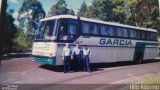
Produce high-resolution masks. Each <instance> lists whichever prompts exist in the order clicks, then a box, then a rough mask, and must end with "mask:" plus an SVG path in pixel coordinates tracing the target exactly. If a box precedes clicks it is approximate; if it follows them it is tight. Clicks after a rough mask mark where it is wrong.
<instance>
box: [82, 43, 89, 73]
mask: <svg viewBox="0 0 160 90" xmlns="http://www.w3.org/2000/svg"><path fill="white" fill-rule="evenodd" d="M90 57H91V50H90V49H89V48H88V47H87V46H84V48H83V66H84V70H85V71H88V72H91V68H90Z"/></svg>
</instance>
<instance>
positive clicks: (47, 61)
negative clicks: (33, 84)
mask: <svg viewBox="0 0 160 90" xmlns="http://www.w3.org/2000/svg"><path fill="white" fill-rule="evenodd" d="M33 59H34V61H35V62H36V63H38V64H42V65H55V64H56V57H46V56H33Z"/></svg>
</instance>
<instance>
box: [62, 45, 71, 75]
mask: <svg viewBox="0 0 160 90" xmlns="http://www.w3.org/2000/svg"><path fill="white" fill-rule="evenodd" d="M71 54H72V51H71V48H70V47H69V43H66V46H65V47H64V48H63V51H62V57H63V60H64V73H67V72H69V71H70V60H71Z"/></svg>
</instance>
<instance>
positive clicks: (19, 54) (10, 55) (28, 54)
mask: <svg viewBox="0 0 160 90" xmlns="http://www.w3.org/2000/svg"><path fill="white" fill-rule="evenodd" d="M31 56H32V55H31V53H18V54H7V55H4V56H2V57H1V60H10V59H12V58H25V57H31Z"/></svg>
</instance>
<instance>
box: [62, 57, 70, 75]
mask: <svg viewBox="0 0 160 90" xmlns="http://www.w3.org/2000/svg"><path fill="white" fill-rule="evenodd" d="M70 58H71V57H70V56H64V73H66V72H69V71H70Z"/></svg>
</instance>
